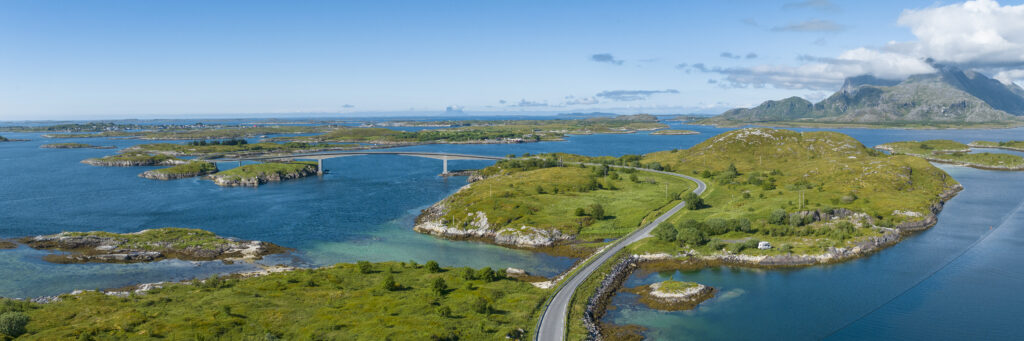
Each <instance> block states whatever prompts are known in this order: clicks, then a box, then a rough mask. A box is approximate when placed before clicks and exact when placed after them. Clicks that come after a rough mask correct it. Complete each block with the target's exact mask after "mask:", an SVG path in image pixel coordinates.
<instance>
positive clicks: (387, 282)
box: [383, 275, 398, 291]
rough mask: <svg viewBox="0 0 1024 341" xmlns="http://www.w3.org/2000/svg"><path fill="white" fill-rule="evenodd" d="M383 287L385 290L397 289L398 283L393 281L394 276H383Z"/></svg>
mask: <svg viewBox="0 0 1024 341" xmlns="http://www.w3.org/2000/svg"><path fill="white" fill-rule="evenodd" d="M383 287H384V290H387V291H395V290H398V283H395V276H393V275H388V277H386V278H384V283H383Z"/></svg>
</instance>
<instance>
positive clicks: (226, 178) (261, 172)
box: [207, 161, 318, 187]
mask: <svg viewBox="0 0 1024 341" xmlns="http://www.w3.org/2000/svg"><path fill="white" fill-rule="evenodd" d="M317 171H318V169H317V163H316V162H310V161H293V162H268V163H258V164H251V165H244V166H241V167H236V168H232V169H229V170H226V171H223V172H219V173H215V174H213V175H210V176H208V177H207V178H208V179H210V180H213V182H214V183H215V184H217V185H218V186H223V187H257V186H259V185H262V184H265V183H268V182H280V181H285V180H291V179H298V178H304V177H307V176H310V175H316V174H317Z"/></svg>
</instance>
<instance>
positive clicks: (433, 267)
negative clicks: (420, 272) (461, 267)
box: [425, 261, 441, 273]
mask: <svg viewBox="0 0 1024 341" xmlns="http://www.w3.org/2000/svg"><path fill="white" fill-rule="evenodd" d="M425 266H426V267H427V271H429V272H432V273H438V272H441V266H440V265H438V264H437V262H435V261H428V262H427V264H426V265H425Z"/></svg>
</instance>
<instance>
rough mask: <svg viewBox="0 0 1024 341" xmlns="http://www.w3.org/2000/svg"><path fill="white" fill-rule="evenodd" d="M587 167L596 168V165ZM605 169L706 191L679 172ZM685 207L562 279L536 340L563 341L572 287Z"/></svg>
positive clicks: (630, 235) (606, 250)
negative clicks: (669, 177)
mask: <svg viewBox="0 0 1024 341" xmlns="http://www.w3.org/2000/svg"><path fill="white" fill-rule="evenodd" d="M587 165H591V166H598V165H600V164H587ZM609 167H615V168H632V169H636V170H639V171H645V172H652V173H660V174H666V175H672V176H677V177H680V178H684V179H687V180H690V181H693V182H695V183H697V189H694V190H693V192H694V193H696V194H697V195H701V194H703V193H704V190H706V189H707V185H706V184H704V182H703V181H700V179H697V178H694V177H692V176H687V175H683V174H679V173H672V172H664V171H656V170H652V169H645V168H636V167H625V166H613V165H609ZM685 205H686V202H680V203H679V204H677V205H676V206H675V207H672V209H671V210H669V211H668V212H665V214H662V215H661V216H659V217H658V218H657V219H654V221H652V222H651V223H650V224H647V226H644V227H642V228H640V229H638V230H636V231H633V232H632V233H630V234H628V235H626V236H625V237H622V238H620V239H619V240H618V241H616V242H615V244H613V245H612V246H610V247H608V248H606V249H605V250H604V251H603V252H601V253H598V254H595V255H592V256H590V259H594V261H592V262H590V263H588V264H587V265H586V266H584V267H583V269H581V270H580V271H578V272H576V273H575V274H573V275H572V276H570V277H569V278H567V279H565V280H564V282H563V283H564V284H563V285H562V286H560V287H558V289H557V290H558V291H557V292H555V296H554V298H552V299H551V301H550V302H548V305H547V306H546V307H544V313H543V315H541V317H540V323H538V325H537V334H536V336H537V337H536V339H537V340H540V341H561V340H564V339H565V328H566V323H567V322H568V321H567V320H568V313H569V303H570V301H571V300H572V296H573V293H575V292H576V288H578V287H579V286H580V284H583V281H585V280H586V279H587V278H588V277H590V275H592V274H594V271H597V268H598V267H600V266H601V264H604V263H605V262H607V261H608V260H609V259H611V258H612V256H614V255H615V254H616V253H618V252H619V251H620V250H622V249H623V248H625V247H626V246H627V245H629V244H632V243H635V242H636V241H638V240H641V239H644V238H647V237H649V236H650V235H651V231H652V230H654V228H655V227H658V225H660V224H661V223H662V222H664V221H665V220H667V219H668V218H669V217H672V216H673V215H675V214H676V213H677V212H679V210H682V209H683V206H685ZM595 257H596V259H595ZM588 260H589V259H588Z"/></svg>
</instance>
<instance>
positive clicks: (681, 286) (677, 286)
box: [658, 280, 699, 293]
mask: <svg viewBox="0 0 1024 341" xmlns="http://www.w3.org/2000/svg"><path fill="white" fill-rule="evenodd" d="M698 285H699V284H697V283H694V282H680V281H673V280H667V281H662V282H661V284H660V286H659V287H658V291H662V292H669V293H681V292H685V291H686V290H687V289H691V288H696V287H697V286H698Z"/></svg>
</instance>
